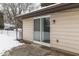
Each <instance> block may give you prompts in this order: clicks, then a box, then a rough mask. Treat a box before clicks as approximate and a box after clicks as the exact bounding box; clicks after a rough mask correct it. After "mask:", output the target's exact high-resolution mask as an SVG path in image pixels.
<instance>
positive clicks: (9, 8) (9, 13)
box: [1, 3, 34, 35]
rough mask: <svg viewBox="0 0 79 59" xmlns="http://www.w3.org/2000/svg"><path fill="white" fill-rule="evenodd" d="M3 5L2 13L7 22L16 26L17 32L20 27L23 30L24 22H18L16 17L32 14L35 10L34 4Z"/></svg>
mask: <svg viewBox="0 0 79 59" xmlns="http://www.w3.org/2000/svg"><path fill="white" fill-rule="evenodd" d="M1 5H2V7H3V9H2V12H3V13H4V15H5V21H8V22H9V23H11V24H15V26H16V31H17V28H18V27H19V28H22V21H21V20H16V18H15V17H16V15H20V14H22V13H25V12H30V11H32V10H33V9H34V6H33V3H2V4H1ZM16 35H17V33H16Z"/></svg>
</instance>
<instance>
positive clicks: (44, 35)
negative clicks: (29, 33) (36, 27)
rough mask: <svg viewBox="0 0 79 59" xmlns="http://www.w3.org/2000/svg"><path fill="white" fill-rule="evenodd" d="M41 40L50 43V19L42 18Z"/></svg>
mask: <svg viewBox="0 0 79 59" xmlns="http://www.w3.org/2000/svg"><path fill="white" fill-rule="evenodd" d="M41 41H42V42H45V43H50V19H49V18H48V17H47V18H42V19H41Z"/></svg>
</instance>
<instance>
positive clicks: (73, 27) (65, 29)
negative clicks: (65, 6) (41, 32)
mask: <svg viewBox="0 0 79 59" xmlns="http://www.w3.org/2000/svg"><path fill="white" fill-rule="evenodd" d="M52 20H56V23H55V24H53V21H52ZM50 27H51V32H50V34H51V36H50V39H51V47H55V48H59V49H64V50H67V51H71V52H75V53H79V8H76V9H70V10H65V11H62V12H57V13H54V14H52V17H51V25H50ZM57 41H59V42H57Z"/></svg>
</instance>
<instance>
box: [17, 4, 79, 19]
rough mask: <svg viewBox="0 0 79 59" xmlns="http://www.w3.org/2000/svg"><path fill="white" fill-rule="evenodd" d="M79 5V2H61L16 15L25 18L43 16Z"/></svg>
mask: <svg viewBox="0 0 79 59" xmlns="http://www.w3.org/2000/svg"><path fill="white" fill-rule="evenodd" d="M77 7H79V3H60V4H55V5H51V6H48V7H45V8H42V9H39V10H36V11H33V12H30V13H26V14H23V15H18V16H16V18H20V19H25V18H30V17H36V16H41V15H45V14H48V13H55V12H59V11H62V10H66V9H71V8H77Z"/></svg>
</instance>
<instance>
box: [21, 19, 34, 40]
mask: <svg viewBox="0 0 79 59" xmlns="http://www.w3.org/2000/svg"><path fill="white" fill-rule="evenodd" d="M23 39H24V40H29V41H30V40H32V39H33V21H32V18H29V19H25V20H23Z"/></svg>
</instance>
